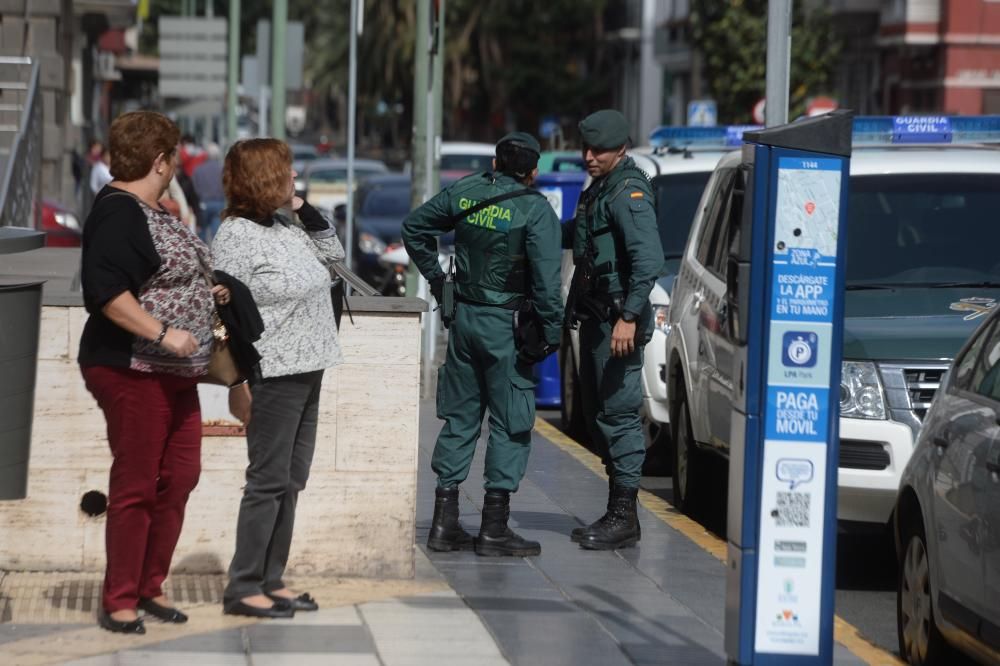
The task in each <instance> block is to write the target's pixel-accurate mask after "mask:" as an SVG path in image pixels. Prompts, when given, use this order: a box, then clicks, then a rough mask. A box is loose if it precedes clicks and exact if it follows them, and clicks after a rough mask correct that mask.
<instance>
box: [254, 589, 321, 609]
mask: <svg viewBox="0 0 1000 666" xmlns="http://www.w3.org/2000/svg"><path fill="white" fill-rule="evenodd" d="M264 594H265V595H266V596H267V598H268V599H270V600H271V601H274V602H275V603H279V604H280V603H282V602H284V603H287V604H289V605H290V606H291V607H292V609H293V610H297V611H315V610H319V604H318V603H316V600H315V599H313V598H312V597H311V596H309V593H308V592H303V593H302V594H300V595H299V596H297V597H295V598H293V599H289V598H288V597H279V596H278V595H277V594H268V593H266V592H265V593H264Z"/></svg>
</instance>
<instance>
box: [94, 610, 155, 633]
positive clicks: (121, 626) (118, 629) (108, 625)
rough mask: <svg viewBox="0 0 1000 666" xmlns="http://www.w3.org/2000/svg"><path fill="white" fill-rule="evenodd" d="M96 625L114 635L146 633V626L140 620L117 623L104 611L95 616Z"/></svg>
mask: <svg viewBox="0 0 1000 666" xmlns="http://www.w3.org/2000/svg"><path fill="white" fill-rule="evenodd" d="M97 624H98V625H100V626H101V628H102V629H107V630H108V631H111V632H114V633H116V634H144V633H146V625H144V624H143V623H142V618H141V617H140V618H138V619H135V620H132V621H131V622H119V621H118V620H114V619H112V618H111V616H110V615H108V614H107V613H106V612H104V611H100V612H99V613H98V614H97Z"/></svg>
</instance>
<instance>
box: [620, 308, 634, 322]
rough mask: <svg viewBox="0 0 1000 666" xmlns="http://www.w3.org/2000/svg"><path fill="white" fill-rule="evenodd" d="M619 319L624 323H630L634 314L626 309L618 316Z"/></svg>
mask: <svg viewBox="0 0 1000 666" xmlns="http://www.w3.org/2000/svg"><path fill="white" fill-rule="evenodd" d="M619 319H621V320H622V321H623V322H625V323H626V324H631V323H632V322H634V321H635V315H634V314H633V313H631V312H627V311H626V312H623V313H622V316H621V317H619Z"/></svg>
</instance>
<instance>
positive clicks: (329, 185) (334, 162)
mask: <svg viewBox="0 0 1000 666" xmlns="http://www.w3.org/2000/svg"><path fill="white" fill-rule="evenodd" d="M388 172H389V167H387V166H386V165H385V162H382V161H380V160H369V159H357V160H354V179H355V180H354V182H355V189H356V188H357V183H358V182H360V181H361V180H364V179H365V178H367V177H369V176H373V175H375V174H381V173H388ZM295 190H296V192H298V193H299V194H300V196H303V197H307V198H308V199H309V203H311V204H312V205H313V206H315V207H316V208H317V209H318V210H321V211H323V212H324V213H326V214H328V215H331V216H332V215H333V211H334V210H336V208H337V206H339V205H341V204H344V203H347V160H346V159H344V158H318V159H315V160H313V161H311V162H308V163H307V164H306V165H305V166H304V167H303V171H302V173H300V174H299V176H298V178H297V179H296V183H295Z"/></svg>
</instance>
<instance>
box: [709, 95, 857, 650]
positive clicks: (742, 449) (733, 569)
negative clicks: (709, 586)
mask: <svg viewBox="0 0 1000 666" xmlns="http://www.w3.org/2000/svg"><path fill="white" fill-rule="evenodd" d="M746 139H747V141H748V142H750V143H749V145H747V146H745V147H744V164H745V166H746V167H747V168H748V170H749V172H750V174H751V175H750V182H749V183H748V187H747V189H748V191H749V192H751V193H752V196H751V198H750V202H751V203H750V206H749V208H748V210H750V211H751V213H750V215H748V216H745V217H744V220H747V219H748V218H749V225H750V227H749V229H747V230H746V231H748V232H749V234H748V235H749V238H750V242H749V243H745V245H746V247H747V248H748V249H747V250H746V251H745V252H744V255H743V256H742V257H738V258H737V259H739V260H742V261H743V262H744V263H746V264H747V265H748V266H749V267H750V268H748V270H747V271H746V272H745V275H746V276H747V277H749V285H744V289H745V292H746V293H745V294H743V296H742V298H743V299H744V300H745V302H746V303H747V305H748V306H749V307H745V308H744V307H740V308H738V309H744V310H745V311H746V312H748V313H749V316H748V319H747V326H746V339H745V343H746V348H745V350H744V352H743V354H742V356H741V357H740V358H741V361H738V362H742V363H743V367H744V368H745V371H744V372H743V373H742V375H743V376H742V379H743V380H744V381H745V385H746V391H745V395H743V396H740V397H738V398H737V399H734V403H733V423H734V426H733V430H734V443H733V444H734V451H733V454H732V458H731V460H732V461H733V462H732V463H731V464H735V466H736V468H734V469H732V470H731V473H730V478H731V485H732V486H733V487H735V489H736V492H733V491H732V489H731V493H730V511H731V512H734V513H735V515H736V516H738V523H737V524H735V525H734V524H733V523H732V522H731V523H730V528H729V531H730V535H729V540H730V545H729V554H730V563H731V566H730V573H729V576H730V580H729V584H728V586H727V589H728V594H727V596H728V599H727V626H726V646H727V651H728V652H729V656H730V658H731V659H732V660H733V661H735V662H737V663H740V664H793V663H794V664H812V663H815V664H828V663H831V662H832V658H833V606H834V603H833V602H834V573H835V561H834V560H835V553H836V509H837V499H836V498H837V458H838V449H839V446H838V425H839V415H840V408H839V392H838V390H837V389H838V387H839V385H840V363H841V348H842V344H843V298H842V294H843V266H844V248H845V246H846V245H845V241H846V238H845V233H844V232H845V228H846V226H845V222H846V208H847V205H846V204H847V184H848V171H849V164H850V140H851V116H850V114H849V113H838V114H834V115H832V116H827V117H822V118H817V119H815V120H812V121H803V122H800V123H795V124H793V125H786V126H782V127H777V128H772V129H769V130H764V131H761V132H754V133H751V134H748V135H746ZM744 224H746V222H744ZM739 242H740V241H739V240H737V241H736V243H737V244H738V243H739ZM736 300H737V301H739V300H740V299H739V298H737V299H736ZM738 429H741V430H742V432H740V433H739V434H738V435H737V430H738ZM737 445H738V446H737ZM734 481H735V483H734ZM734 502H739V503H740V504H741V506H740V507H735V506H734V504H733V503H734ZM734 624H735V626H732V625H734Z"/></svg>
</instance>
